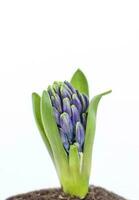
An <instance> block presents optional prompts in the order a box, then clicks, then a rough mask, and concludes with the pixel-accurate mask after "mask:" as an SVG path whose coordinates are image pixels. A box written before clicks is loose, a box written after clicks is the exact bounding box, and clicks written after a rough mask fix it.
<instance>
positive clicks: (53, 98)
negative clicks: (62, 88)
mask: <svg viewBox="0 0 139 200" xmlns="http://www.w3.org/2000/svg"><path fill="white" fill-rule="evenodd" d="M51 101H52V105H53V106H54V107H55V108H56V109H57V110H58V111H59V112H60V113H61V112H62V105H61V100H60V97H59V96H58V95H57V94H55V96H51Z"/></svg>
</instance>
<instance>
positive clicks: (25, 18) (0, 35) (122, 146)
mask: <svg viewBox="0 0 139 200" xmlns="http://www.w3.org/2000/svg"><path fill="white" fill-rule="evenodd" d="M78 67H80V68H81V69H82V70H83V71H84V73H85V74H86V76H87V77H88V80H89V84H90V93H91V96H93V95H95V94H97V93H99V92H102V91H105V90H107V89H109V88H112V90H113V93H112V94H110V95H108V96H106V97H104V98H103V99H102V101H101V103H100V106H99V110H98V118H97V119H98V120H97V130H96V138H95V145H94V153H93V168H92V175H91V179H90V182H91V183H92V184H95V185H100V186H103V187H105V188H107V189H109V190H112V191H114V192H116V193H118V194H121V195H123V196H125V197H127V198H128V199H131V200H138V199H139V71H138V69H139V1H138V0H116V1H112V0H105V1H104V0H93V1H82V0H80V1H78V0H71V1H66V0H63V1H62V0H58V1H54V0H51V1H47V0H45V1H35V0H32V1H31V0H24V1H18V0H17V1H15V0H13V1H6V0H1V1H0V200H3V199H5V198H6V197H8V196H10V195H14V194H17V193H22V192H27V191H30V190H35V189H41V188H47V187H56V186H59V182H58V179H57V176H56V173H55V170H54V167H53V165H52V162H51V161H50V158H49V156H48V153H47V151H46V149H45V146H44V144H43V142H42V140H41V137H40V135H39V132H38V130H37V128H36V124H35V122H34V118H33V113H32V103H31V93H32V92H34V91H36V92H38V93H40V94H41V92H42V90H43V89H45V88H46V87H47V86H48V84H51V83H52V82H53V81H54V80H65V79H67V80H69V79H70V77H71V75H72V74H73V73H74V71H75V70H76V69H77V68H78Z"/></svg>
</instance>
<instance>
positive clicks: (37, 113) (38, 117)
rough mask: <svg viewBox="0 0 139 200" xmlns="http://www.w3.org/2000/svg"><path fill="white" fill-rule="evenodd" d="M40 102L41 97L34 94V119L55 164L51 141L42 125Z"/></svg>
mask: <svg viewBox="0 0 139 200" xmlns="http://www.w3.org/2000/svg"><path fill="white" fill-rule="evenodd" d="M40 101H41V98H40V96H39V95H38V94H37V93H33V94H32V105H33V113H34V118H35V121H36V124H37V127H38V129H39V131H40V134H41V137H42V139H43V141H44V144H45V145H46V147H47V149H48V152H49V154H50V156H51V158H52V161H53V162H54V157H53V152H52V149H51V146H50V143H49V140H48V138H47V136H46V135H47V134H46V133H45V130H44V128H43V124H42V119H41V113H40Z"/></svg>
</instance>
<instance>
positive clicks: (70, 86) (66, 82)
mask: <svg viewBox="0 0 139 200" xmlns="http://www.w3.org/2000/svg"><path fill="white" fill-rule="evenodd" d="M64 83H65V84H66V85H67V86H68V87H69V89H70V90H71V91H72V92H73V93H76V90H75V89H74V88H73V86H72V85H71V84H70V83H69V82H68V81H64Z"/></svg>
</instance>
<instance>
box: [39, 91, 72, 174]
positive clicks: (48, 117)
mask: <svg viewBox="0 0 139 200" xmlns="http://www.w3.org/2000/svg"><path fill="white" fill-rule="evenodd" d="M41 116H42V122H43V126H44V129H45V131H46V132H47V137H48V140H49V142H50V145H51V148H52V150H53V155H54V159H55V163H56V168H57V171H58V174H59V176H60V175H61V174H62V173H63V174H67V171H66V170H67V166H68V159H67V154H66V152H65V150H64V147H63V144H62V142H61V138H60V134H59V130H58V127H57V125H56V121H55V117H54V113H53V108H52V104H51V100H50V97H49V94H48V92H47V91H44V92H43V94H42V99H41ZM65 171H66V172H65Z"/></svg>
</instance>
